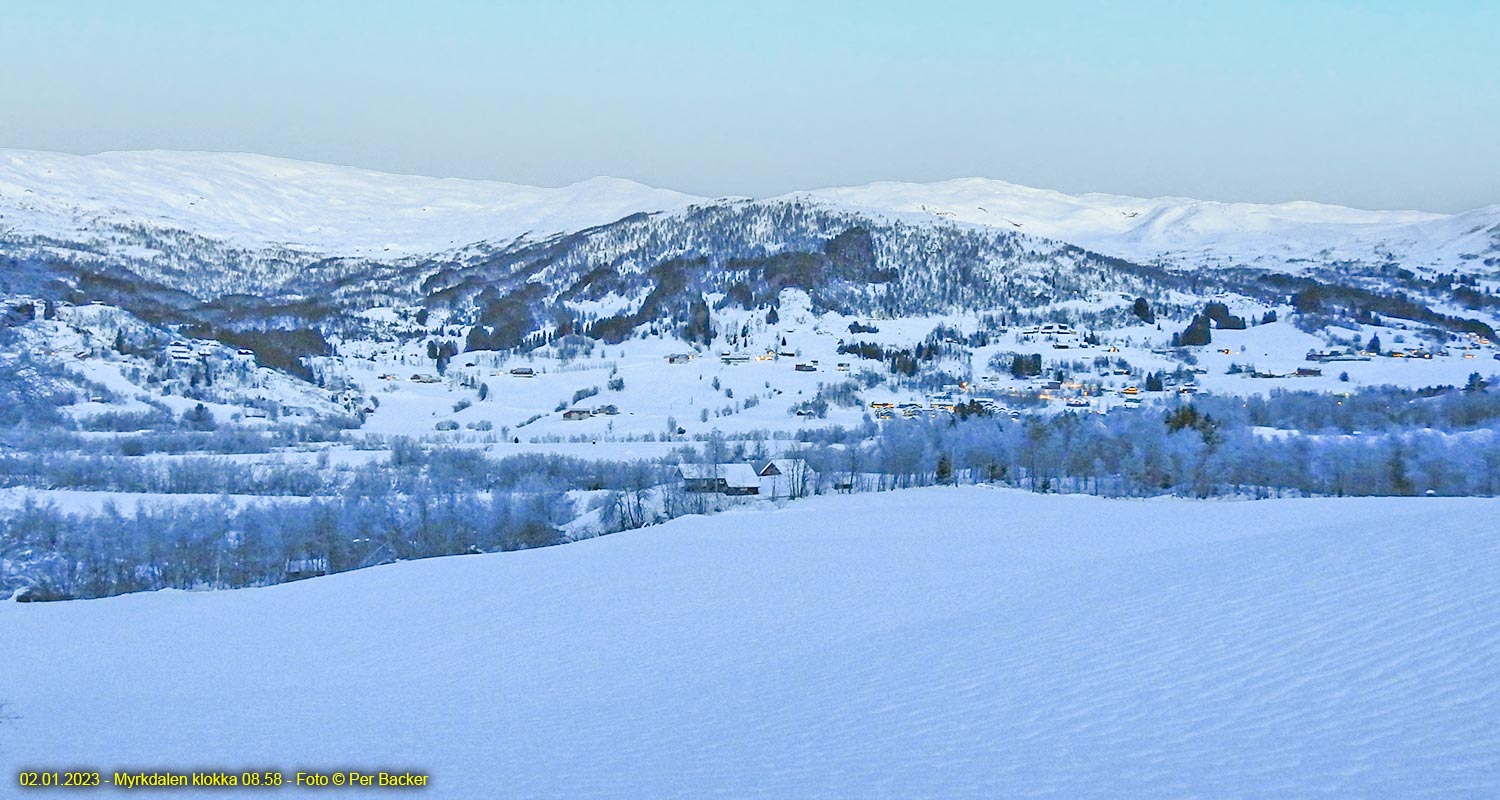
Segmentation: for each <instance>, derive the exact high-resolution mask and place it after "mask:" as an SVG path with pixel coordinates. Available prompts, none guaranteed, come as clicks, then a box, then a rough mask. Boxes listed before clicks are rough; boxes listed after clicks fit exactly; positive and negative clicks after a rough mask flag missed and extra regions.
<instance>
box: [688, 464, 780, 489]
mask: <svg viewBox="0 0 1500 800" xmlns="http://www.w3.org/2000/svg"><path fill="white" fill-rule="evenodd" d="M677 471H678V472H679V473H680V474H681V475H682V488H683V489H685V490H686V491H689V492H718V493H719V494H731V495H750V494H760V476H759V475H757V474H755V468H754V467H752V466H750V465H749V464H717V465H716V464H681V465H679V466H678V467H677Z"/></svg>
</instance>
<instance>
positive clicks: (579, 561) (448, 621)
mask: <svg viewBox="0 0 1500 800" xmlns="http://www.w3.org/2000/svg"><path fill="white" fill-rule="evenodd" d="M1497 512H1500V502H1497V501H1495V500H1481V499H1436V498H1408V499H1381V498H1377V499H1317V500H1278V501H1262V502H1198V501H1186V500H1170V499H1162V500H1150V501H1118V500H1099V499H1094V498H1089V497H1079V496H1048V495H1034V494H1026V493H1021V492H1015V491H1006V490H996V489H988V488H982V487H971V488H963V489H947V488H937V489H922V490H911V491H905V492H896V493H887V494H879V495H860V496H851V497H819V498H813V499H810V500H807V501H802V502H798V503H793V504H790V505H788V506H786V507H785V508H782V509H779V510H775V509H770V508H765V507H762V508H759V509H744V510H736V511H731V512H726V513H723V514H720V515H717V516H712V517H687V518H682V519H678V520H675V521H673V522H671V523H668V524H666V525H661V526H658V527H654V528H650V529H645V530H640V531H635V532H629V533H622V534H617V535H613V536H608V537H604V538H599V539H592V540H588V541H583V542H579V543H575V544H569V545H564V546H559V547H551V548H545V549H541V550H532V551H521V552H513V553H504V554H497V555H485V556H465V557H457V558H441V559H430V560H425V561H416V562H407V563H401V564H396V565H391V566H385V567H377V568H373V569H368V570H362V571H357V572H353V573H346V574H341V575H336V576H332V577H328V578H321V579H315V580H311V581H303V582H299V583H293V584H285V585H280V586H275V587H270V588H265V589H252V590H240V591H224V592H207V593H185V592H157V593H150V594H141V595H128V596H122V597H115V598H110V599H105V600H93V601H73V602H66V603H51V604H48V603H37V604H20V603H4V604H0V636H3V641H4V646H3V657H0V702H6V703H8V704H9V706H10V710H11V711H12V712H13V713H14V714H15V715H16V719H14V720H13V721H11V722H9V723H6V724H3V725H0V763H3V764H4V765H5V766H6V772H7V773H8V775H10V776H13V775H14V774H15V771H16V770H17V769H20V768H22V767H56V768H68V767H88V768H94V769H100V770H102V771H105V772H106V773H108V772H111V771H114V770H117V769H126V768H129V769H173V770H186V769H190V768H223V769H235V770H240V769H251V768H255V769H267V768H277V769H281V770H284V771H287V772H295V771H297V770H305V769H320V770H333V769H351V768H367V769H380V768H385V769H393V768H394V769H411V770H417V771H422V772H428V773H430V774H431V776H432V785H431V787H430V788H429V789H427V790H425V791H424V792H423V796H425V797H434V798H436V797H443V798H450V797H456V798H491V797H506V798H542V797H547V798H553V797H556V798H591V797H598V798H647V797H649V798H705V797H765V798H814V797H827V798H929V797H930V798H957V797H982V798H998V797H1030V796H1046V797H1067V798H1079V797H1110V798H1119V797H1152V798H1158V797H1278V798H1283V797H1402V798H1409V797H1494V796H1497V795H1500V532H1497V530H1496V528H1497V526H1496V525H1495V519H1496V517H1497ZM7 780H8V781H9V780H10V778H7ZM101 791H102V792H103V793H105V794H108V793H109V790H101ZM164 791H165V794H167V795H172V796H176V795H177V794H180V791H173V790H164ZM319 791H320V792H322V793H337V792H335V791H333V790H319ZM302 793H303V790H297V789H283V790H282V791H281V792H280V794H281V795H283V796H288V795H291V796H298V795H301V794H302ZM131 794H132V796H136V797H147V796H151V795H150V793H149V792H142V791H139V790H137V791H135V792H132V793H131ZM211 794H212V795H213V796H224V795H225V794H226V793H222V792H217V791H216V792H213V793H211ZM255 794H263V792H257V793H255Z"/></svg>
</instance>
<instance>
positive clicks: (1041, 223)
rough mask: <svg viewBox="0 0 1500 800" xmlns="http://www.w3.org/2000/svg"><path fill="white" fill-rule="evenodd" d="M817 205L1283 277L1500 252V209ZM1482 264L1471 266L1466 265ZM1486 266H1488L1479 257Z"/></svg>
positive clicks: (914, 194) (981, 188)
mask: <svg viewBox="0 0 1500 800" xmlns="http://www.w3.org/2000/svg"><path fill="white" fill-rule="evenodd" d="M788 197H801V198H807V199H810V200H813V201H817V202H823V203H828V204H831V205H834V206H837V207H841V208H846V209H850V210H856V211H864V212H887V213H899V214H919V215H927V216H930V217H931V218H933V219H941V220H948V221H957V222H967V223H972V224H977V225H988V226H994V227H999V228H1004V229H1007V230H1016V231H1021V232H1023V233H1030V234H1033V235H1036V236H1042V237H1046V238H1049V239H1058V240H1061V241H1065V242H1070V243H1072V244H1076V245H1079V246H1082V247H1086V248H1088V249H1091V250H1095V251H1097V252H1100V253H1105V254H1107V255H1113V256H1118V257H1121V258H1127V259H1133V260H1137V261H1151V260H1154V259H1157V258H1169V259H1175V260H1178V261H1182V262H1184V263H1188V264H1194V263H1198V262H1199V261H1209V262H1214V261H1220V262H1226V263H1230V262H1232V263H1234V264H1240V265H1256V266H1262V267H1267V268H1272V267H1276V268H1283V267H1286V266H1288V265H1291V264H1295V263H1297V261H1298V260H1301V259H1311V260H1315V261H1319V262H1330V261H1337V260H1345V259H1347V260H1364V261H1374V262H1376V263H1383V262H1384V261H1386V260H1389V259H1395V260H1398V261H1407V260H1410V261H1414V262H1415V263H1413V264H1410V266H1429V265H1439V264H1441V265H1446V266H1448V267H1457V266H1463V267H1465V268H1469V269H1472V268H1474V267H1475V266H1477V263H1470V262H1477V261H1478V260H1482V257H1483V256H1484V255H1485V254H1494V253H1500V206H1489V207H1486V208H1481V209H1476V210H1474V211H1469V212H1466V213H1463V214H1455V215H1444V214H1431V213H1427V212H1422V211H1362V210H1359V209H1353V208H1345V207H1343V206H1333V205H1325V204H1321V203H1309V202H1291V203H1281V204H1277V205H1263V204H1256V203H1219V202H1213V201H1206V200H1192V199H1188V198H1181V197H1159V198H1155V199H1143V198H1139V197H1125V196H1120V195H1111V194H1092V193H1091V194H1080V195H1069V194H1063V193H1062V192H1056V191H1050V190H1046V189H1032V188H1029V187H1026V186H1018V185H1016V184H1012V183H1006V182H1004V181H995V180H986V179H982V178H966V179H960V180H951V181H940V182H936V183H925V184H918V183H895V182H882V183H873V184H870V185H868V186H854V187H845V188H832V189H820V190H816V191H811V192H799V193H797V194H794V195H789V196H788ZM1466 254H1468V255H1470V258H1468V259H1465V258H1463V256H1464V255H1466ZM1475 256H1478V258H1475Z"/></svg>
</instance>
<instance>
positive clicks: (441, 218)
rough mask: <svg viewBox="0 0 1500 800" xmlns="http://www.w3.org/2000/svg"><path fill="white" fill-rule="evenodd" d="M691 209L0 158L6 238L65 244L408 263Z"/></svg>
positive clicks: (316, 167) (239, 170)
mask: <svg viewBox="0 0 1500 800" xmlns="http://www.w3.org/2000/svg"><path fill="white" fill-rule="evenodd" d="M696 199H697V198H694V197H691V196H689V195H684V194H680V193H678V192H673V191H669V190H665V189H653V188H651V187H648V186H643V185H641V184H638V183H634V182H632V181H626V180H619V179H615V178H594V179H592V180H587V181H584V182H582V183H578V184H574V185H572V186H566V187H563V188H560V189H543V188H538V187H534V186H520V185H516V184H510V183H500V182H497V181H475V180H459V179H443V178H424V177H418V176H412V175H391V174H388V173H383V172H373V171H370V170H364V169H356V168H353V167H340V166H332V165H328V164H317V163H312V162H307V161H293V160H289V159H284V158H273V157H270V156H260V155H250V154H245V153H190V152H172V151H161V150H153V151H141V152H118V153H100V154H98V155H92V156H75V155H68V154H65V153H45V152H37V151H29V150H0V228H5V227H11V228H14V229H16V230H18V231H21V232H24V233H43V234H47V235H52V236H57V237H59V238H63V239H75V238H83V239H87V238H89V237H88V234H89V233H90V232H91V231H93V230H97V229H98V228H99V226H100V225H133V224H146V225H153V226H165V227H171V228H181V229H185V230H189V231H191V232H193V233H196V234H200V235H203V236H208V237H212V238H217V239H224V240H227V241H229V242H232V243H234V244H236V245H240V246H245V247H251V248H255V247H262V246H266V245H273V244H290V245H294V246H299V247H305V248H309V249H312V250H316V251H318V252H322V253H329V254H338V255H360V254H371V253H387V254H395V255H405V254H411V253H430V252H435V251H441V250H447V249H450V248H453V247H458V246H461V245H466V244H470V243H473V242H477V241H480V240H483V239H510V238H513V237H515V236H519V235H521V234H524V233H528V232H530V233H535V234H538V235H545V234H552V233H559V232H564V231H576V230H580V229H583V228H587V227H591V226H594V225H602V224H605V223H608V222H613V221H615V220H617V219H620V218H621V217H625V216H628V215H630V214H633V213H636V212H639V211H660V210H665V209H672V208H680V207H682V206H685V205H687V204H688V203H690V202H693V201H694V200H696Z"/></svg>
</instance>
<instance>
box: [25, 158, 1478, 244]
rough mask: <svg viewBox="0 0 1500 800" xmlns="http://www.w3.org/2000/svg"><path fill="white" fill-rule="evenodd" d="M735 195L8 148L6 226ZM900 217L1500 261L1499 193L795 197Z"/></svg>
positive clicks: (510, 218) (264, 238)
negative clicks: (1490, 198)
mask: <svg viewBox="0 0 1500 800" xmlns="http://www.w3.org/2000/svg"><path fill="white" fill-rule="evenodd" d="M715 202H717V203H723V202H729V201H722V200H721V201H710V200H708V199H706V198H699V197H693V196H691V195H686V194H682V193H679V192H673V191H669V190H664V189H654V188H651V187H647V186H643V185H641V184H638V183H635V182H632V181H626V180H619V179H613V178H594V179H592V180H588V181H584V182H582V183H577V184H574V185H572V186H566V187H562V188H556V189H547V188H538V187H531V186H521V185H516V184H509V183H502V182H497V181H478V180H459V179H451V178H450V179H439V178H426V177H418V176H407V175H392V174H388V173H381V172H374V171H370V170H364V169H357V168H353V167H342V166H332V165H326V164H316V163H310V162H303V161H293V160H288V159H282V158H272V157H268V156H259V155H249V154H242V153H189V152H171V151H143V152H113V153H101V154H98V155H92V156H75V155H67V154H61V153H47V152H37V151H26V150H0V234H3V235H4V236H6V237H7V238H15V237H17V236H23V235H30V236H38V237H46V238H50V239H56V240H60V241H70V240H77V239H88V238H90V237H95V236H101V235H103V236H106V237H107V236H109V235H110V234H111V232H115V233H118V232H119V231H121V230H123V229H137V230H150V229H161V230H183V231H189V232H191V233H193V234H196V235H199V236H202V237H207V238H210V239H215V240H219V241H221V242H224V243H226V244H228V245H232V246H234V247H238V248H245V249H252V250H253V249H259V248H265V247H272V246H284V247H288V248H292V249H296V250H305V251H310V252H316V253H319V254H322V255H327V256H346V257H347V256H369V257H375V256H379V257H386V258H393V257H404V256H413V255H421V254H431V253H438V252H443V251H448V250H453V249H456V248H459V247H463V246H466V245H471V244H474V243H477V242H505V241H510V240H514V239H516V238H517V237H522V236H529V237H532V238H536V239H541V238H545V237H547V236H550V235H553V234H559V233H571V232H576V231H580V230H584V229H587V228H591V227H594V226H599V225H604V224H607V223H611V222H614V221H616V220H619V219H621V218H623V217H626V216H629V215H631V214H634V213H639V212H647V213H654V212H663V211H669V212H680V211H682V210H684V209H686V208H688V207H689V206H695V205H699V206H701V205H704V204H710V203H715ZM758 202H760V203H762V204H769V205H776V204H787V203H807V204H814V205H817V206H821V207H825V208H828V209H831V210H839V211H844V212H850V213H855V214H863V215H875V216H882V217H889V218H897V219H903V220H907V221H917V220H922V221H930V222H933V223H954V224H963V225H972V226H987V227H994V228H999V229H1002V230H1005V231H1010V232H1018V233H1025V234H1030V235H1032V236H1036V237H1040V238H1045V239H1052V240H1057V241H1061V242H1066V243H1068V244H1073V245H1077V246H1079V247H1083V248H1086V249H1089V250H1092V251H1095V252H1097V253H1101V254H1104V255H1109V256H1115V257H1119V258H1125V259H1130V260H1134V261H1148V262H1157V261H1165V262H1169V263H1171V264H1174V265H1179V266H1256V267H1262V268H1268V269H1269V268H1276V269H1285V268H1287V267H1288V266H1292V265H1296V264H1298V263H1302V262H1305V261H1310V260H1317V261H1325V262H1326V261H1359V262H1412V261H1415V262H1420V264H1419V266H1427V267H1432V268H1441V269H1461V268H1473V267H1488V268H1489V269H1490V270H1494V269H1496V268H1497V267H1500V258H1497V256H1500V205H1497V206H1489V207H1486V208H1482V209H1477V210H1474V211H1470V212H1467V213H1463V214H1456V215H1445V214H1433V213H1426V212H1420V211H1361V210H1356V209H1351V208H1344V207H1341V206H1331V205H1322V204H1317V203H1308V202H1293V203H1282V204H1278V205H1260V204H1252V203H1219V202H1210V201H1202V200H1192V199H1185V198H1155V199H1142V198H1135V197H1123V196H1117V195H1106V194H1082V195H1068V194H1063V193H1061V192H1055V191H1048V190H1042V189H1031V188H1027V187H1024V186H1017V185H1015V184H1010V183H1005V182H1003V181H995V180H985V179H979V178H969V179H962V180H951V181H942V182H938V183H928V184H910V183H874V184H870V185H868V186H860V187H850V188H833V189H819V190H814V191H806V192H796V193H793V194H789V195H785V196H783V197H778V198H771V199H768V200H762V201H758Z"/></svg>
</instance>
